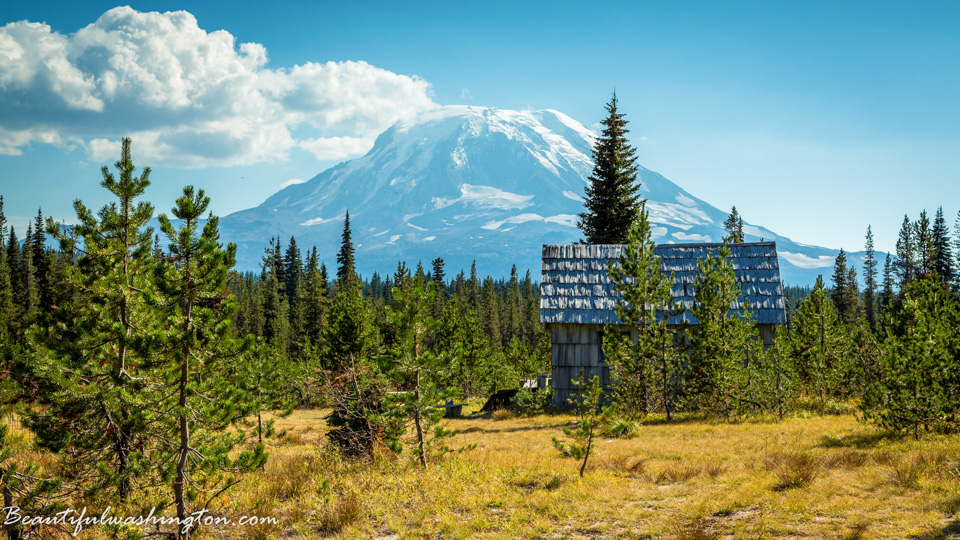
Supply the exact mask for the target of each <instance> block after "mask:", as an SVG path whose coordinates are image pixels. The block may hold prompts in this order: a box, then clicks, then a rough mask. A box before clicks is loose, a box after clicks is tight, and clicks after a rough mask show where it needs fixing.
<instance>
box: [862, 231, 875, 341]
mask: <svg viewBox="0 0 960 540" xmlns="http://www.w3.org/2000/svg"><path fill="white" fill-rule="evenodd" d="M865 249H866V256H865V257H864V259H863V284H864V289H863V306H864V313H865V315H866V317H867V323H868V324H869V325H870V330H876V328H877V259H876V257H875V255H874V251H873V231H872V230H871V229H870V226H869V225H867V243H866V246H865Z"/></svg>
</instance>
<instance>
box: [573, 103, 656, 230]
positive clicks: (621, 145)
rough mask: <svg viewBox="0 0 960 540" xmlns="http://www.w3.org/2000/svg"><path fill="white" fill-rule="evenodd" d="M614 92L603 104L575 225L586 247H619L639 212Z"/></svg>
mask: <svg viewBox="0 0 960 540" xmlns="http://www.w3.org/2000/svg"><path fill="white" fill-rule="evenodd" d="M617 104H618V102H617V93H616V92H614V93H613V97H612V98H611V99H610V102H609V103H607V105H606V109H607V113H608V115H607V117H606V118H605V119H604V120H603V122H602V123H603V126H604V128H603V133H602V134H601V135H600V137H599V138H598V139H597V141H596V144H595V145H594V147H593V172H592V173H591V175H590V178H588V179H587V187H586V197H585V201H584V208H585V210H586V211H585V212H583V213H581V214H580V215H579V220H578V221H577V226H578V227H580V230H582V231H583V234H584V236H585V237H586V241H587V243H588V244H622V243H623V242H625V241H626V239H627V231H628V230H629V228H630V224H631V223H632V222H633V220H634V218H636V215H637V212H638V211H639V209H640V202H641V201H642V199H641V197H640V183H639V182H638V181H637V165H636V160H637V158H636V150H635V149H634V148H633V147H632V146H630V144H629V142H627V133H629V130H627V129H626V125H627V121H626V120H625V119H624V115H623V114H622V113H620V112H619V111H618V109H617Z"/></svg>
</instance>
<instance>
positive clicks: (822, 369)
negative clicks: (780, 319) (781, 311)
mask: <svg viewBox="0 0 960 540" xmlns="http://www.w3.org/2000/svg"><path fill="white" fill-rule="evenodd" d="M792 338H793V339H792V343H793V349H794V351H793V354H792V356H793V358H794V363H795V365H796V367H797V375H798V377H799V378H800V381H801V383H802V384H803V386H804V387H805V388H807V389H809V390H810V391H812V392H813V393H814V395H815V396H816V397H817V399H818V400H819V402H820V408H821V410H822V409H823V408H825V407H826V403H827V399H828V398H831V397H837V396H841V395H843V393H844V391H845V389H847V390H851V389H850V388H849V387H848V386H847V383H848V381H849V379H850V375H851V374H850V368H851V366H850V358H849V350H848V349H849V343H848V342H847V339H846V336H845V331H844V327H843V324H842V321H841V319H840V314H839V313H838V311H837V308H836V307H835V306H834V304H833V302H831V301H830V299H829V298H827V291H826V288H825V287H824V285H823V277H822V276H817V283H816V285H814V287H813V291H811V292H810V295H809V296H807V297H806V298H805V299H804V300H803V302H802V303H801V304H800V307H799V308H797V313H796V315H795V316H794V323H793V336H792Z"/></svg>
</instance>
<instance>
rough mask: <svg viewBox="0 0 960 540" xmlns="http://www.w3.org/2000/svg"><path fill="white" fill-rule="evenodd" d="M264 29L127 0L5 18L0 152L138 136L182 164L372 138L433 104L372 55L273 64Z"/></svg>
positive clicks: (425, 91)
mask: <svg viewBox="0 0 960 540" xmlns="http://www.w3.org/2000/svg"><path fill="white" fill-rule="evenodd" d="M267 64H268V53H267V50H266V48H265V47H264V46H263V45H261V44H258V43H240V44H237V43H236V40H235V38H234V36H233V35H231V34H230V33H229V32H227V31H225V30H217V31H214V32H208V31H206V30H205V29H203V28H200V27H199V25H198V24H197V20H196V18H195V17H194V16H193V15H192V14H190V13H189V12H187V11H175V12H166V13H158V12H139V11H136V10H134V9H132V8H130V7H117V8H114V9H111V10H109V11H107V12H106V13H104V14H103V15H102V16H101V17H100V18H99V19H97V21H95V22H94V23H92V24H90V25H88V26H86V27H84V28H81V29H80V30H78V31H77V32H75V33H73V34H70V35H64V34H60V33H58V32H54V31H52V29H51V28H50V26H48V25H46V24H42V23H35V22H28V21H20V22H14V23H10V24H7V25H5V26H3V27H0V118H2V120H0V154H12V155H17V154H20V153H22V151H23V148H24V147H26V146H29V145H32V144H52V145H58V146H65V147H72V146H76V145H82V146H83V147H85V148H86V151H87V156H88V157H89V158H90V159H93V160H95V161H104V160H109V159H111V158H112V157H114V156H115V155H116V152H117V149H118V147H119V143H118V141H119V139H120V138H121V137H123V136H130V137H132V138H133V139H134V144H135V145H136V146H137V155H138V161H142V162H143V163H151V162H152V163H153V164H154V165H167V166H178V167H205V166H230V165H245V164H251V163H259V162H270V161H282V160H284V159H286V158H287V157H288V153H289V152H290V150H291V149H293V148H295V147H300V148H303V149H305V150H307V151H309V152H311V153H312V154H314V155H315V156H316V157H317V158H318V159H321V160H331V159H341V158H346V157H350V156H354V155H357V154H361V153H363V152H365V151H366V150H367V149H369V147H370V146H371V145H372V143H373V140H374V137H375V136H376V134H377V133H379V132H380V131H382V130H384V129H386V128H387V127H388V126H390V125H391V124H393V123H394V122H396V121H398V120H405V119H410V118H412V117H413V116H414V115H416V114H417V113H418V112H420V111H423V110H426V109H430V108H433V107H435V106H436V105H435V103H433V101H432V99H431V98H430V92H431V90H430V85H429V83H427V82H426V81H424V80H423V79H420V78H418V77H416V76H407V75H400V74H396V73H392V72H390V71H387V70H385V69H381V68H378V67H375V66H372V65H370V64H367V63H366V62H327V63H312V62H310V63H306V64H304V65H297V66H293V67H290V68H277V69H271V68H268V67H267Z"/></svg>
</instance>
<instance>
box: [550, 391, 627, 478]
mask: <svg viewBox="0 0 960 540" xmlns="http://www.w3.org/2000/svg"><path fill="white" fill-rule="evenodd" d="M573 383H574V384H575V385H577V386H578V387H580V392H578V394H577V395H575V396H574V397H571V398H570V399H569V402H570V404H571V405H573V406H574V407H575V408H576V411H577V416H579V419H578V420H577V421H576V422H575V423H574V425H573V427H565V428H563V433H564V434H565V435H566V436H567V437H569V438H570V439H572V441H570V442H567V443H564V442H562V441H560V440H559V439H557V438H556V437H554V438H553V446H554V448H556V449H557V451H559V452H560V453H561V455H563V456H566V457H572V458H575V459H582V460H583V462H582V463H581V464H580V476H581V477H582V476H583V471H584V470H586V468H587V460H589V459H590V451H591V449H592V448H593V440H594V438H595V437H596V436H597V433H599V432H602V431H603V430H604V429H606V428H607V427H608V426H609V425H610V424H611V423H612V422H614V421H615V420H616V418H617V404H616V403H611V404H610V405H606V406H605V405H603V401H604V397H605V394H604V392H603V389H602V388H601V387H600V377H597V376H596V375H594V376H593V379H591V380H590V382H584V380H583V373H581V374H580V376H579V377H578V378H577V380H575V381H573Z"/></svg>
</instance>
